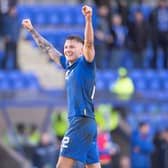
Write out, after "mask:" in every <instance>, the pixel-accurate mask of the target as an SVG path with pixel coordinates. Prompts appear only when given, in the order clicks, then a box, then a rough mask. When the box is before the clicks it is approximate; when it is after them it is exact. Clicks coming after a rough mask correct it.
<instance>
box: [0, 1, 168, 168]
mask: <svg viewBox="0 0 168 168" xmlns="http://www.w3.org/2000/svg"><path fill="white" fill-rule="evenodd" d="M6 2H8V3H6ZM119 2H120V1H115V0H111V1H110V0H105V1H103V0H102V1H96V0H95V1H92V0H86V1H82V0H81V1H80V0H79V1H78V0H47V1H46V0H29V1H28V0H20V1H19V0H18V1H14V0H13V1H12V0H11V1H5V0H4V1H3V0H2V1H1V20H0V22H1V25H2V28H1V36H0V41H1V42H0V62H2V63H3V59H4V57H5V56H6V55H5V52H6V50H5V47H6V46H5V45H6V43H5V42H4V41H5V40H6V39H7V36H8V35H9V34H10V33H9V32H6V31H4V30H3V28H4V29H5V30H8V27H7V26H6V25H5V23H6V22H5V21H4V20H5V18H6V15H8V14H7V11H8V9H9V8H8V5H11V6H15V5H16V9H17V16H18V17H17V19H16V18H15V19H16V20H15V22H18V24H19V25H20V32H19V39H18V40H17V41H16V44H17V45H18V50H17V53H18V54H17V58H16V59H17V61H18V65H17V67H13V64H14V60H13V57H12V54H13V53H11V55H10V57H9V59H8V60H7V66H6V67H5V68H4V67H3V64H2V63H1V67H0V68H1V70H0V167H1V168H8V167H11V166H12V167H14V168H33V167H34V168H35V167H36V168H43V167H45V168H52V167H54V166H53V165H55V164H56V158H57V156H58V151H59V145H60V140H61V138H62V136H63V134H64V132H65V130H66V128H67V121H66V119H65V118H66V108H67V107H66V92H65V90H64V71H62V70H61V68H60V67H59V66H57V65H55V63H53V62H52V61H51V60H50V59H49V58H48V57H47V56H46V55H45V54H44V53H42V52H41V51H40V50H39V49H38V47H37V46H36V44H35V42H34V41H33V39H32V37H31V35H30V34H29V33H28V32H26V31H25V30H23V29H22V28H21V20H22V19H23V18H30V19H31V20H32V23H33V25H34V26H35V28H36V29H37V30H38V31H39V32H40V34H41V35H43V36H44V37H45V38H46V39H47V40H48V41H50V42H51V43H52V44H53V45H54V46H55V47H56V48H58V49H59V50H60V51H63V44H64V40H65V38H66V36H67V35H69V34H77V35H79V36H81V37H83V30H84V18H83V16H82V14H81V6H82V4H83V3H86V4H89V5H92V6H93V23H94V29H95V46H96V51H97V55H98V57H100V60H102V62H101V63H102V66H101V64H100V66H99V65H98V68H97V74H96V82H97V91H96V95H95V113H96V119H97V122H98V125H99V126H100V128H101V129H100V130H101V131H102V132H101V131H100V135H101V133H104V132H105V133H108V135H109V136H110V137H111V138H110V139H108V140H107V139H106V138H105V139H106V141H107V142H106V141H105V140H104V141H103V140H102V139H101V138H100V140H99V141H101V140H102V141H101V142H99V143H100V144H101V143H107V144H110V145H109V147H108V148H106V147H103V149H102V148H101V147H102V146H101V145H100V154H101V156H102V155H103V156H102V158H101V159H102V160H101V161H102V167H103V166H104V167H105V166H107V165H108V164H109V168H110V167H112V168H129V167H131V166H130V165H134V162H135V161H136V162H137V163H139V165H140V163H143V162H144V163H145V165H146V166H145V167H143V165H142V166H140V167H136V165H135V166H132V167H133V168H150V167H151V168H155V167H156V168H157V167H158V168H166V167H167V166H168V163H167V162H166V160H168V154H167V153H168V152H167V153H166V151H168V70H167V68H168V66H167V65H165V66H164V64H165V60H166V59H164V50H163V51H162V49H163V48H164V47H162V46H161V47H160V45H161V44H158V46H159V47H158V50H157V61H156V66H155V67H154V66H153V65H151V61H152V59H153V57H154V54H153V53H154V48H152V44H153V41H152V40H153V39H152V38H151V36H150V37H149V38H148V39H147V45H146V46H145V54H144V59H143V63H142V65H140V66H141V67H138V66H137V67H136V65H134V62H133V59H134V58H133V57H132V55H133V54H132V53H133V52H131V51H130V50H131V49H130V48H129V46H128V45H127V43H129V41H127V40H125V43H124V47H123V48H124V50H122V49H123V48H120V47H116V46H115V44H114V43H115V42H114V41H113V40H112V42H110V44H109V43H107V42H104V44H102V42H100V41H101V40H100V39H99V38H98V37H100V36H99V35H100V34H99V35H98V33H100V31H101V33H102V34H106V33H107V32H105V31H106V29H105V28H104V27H105V25H106V24H104V22H103V24H102V23H101V24H102V27H103V28H100V27H101V26H100V27H99V22H98V21H99V19H100V18H99V17H100V15H99V13H98V9H99V8H100V6H103V5H104V4H105V5H107V6H108V7H109V5H110V8H109V9H110V13H109V15H110V17H111V16H112V15H114V14H115V13H119V14H120V15H122V14H123V15H122V16H123V18H124V17H127V21H128V22H127V21H126V24H125V25H124V27H126V29H127V33H126V35H125V36H126V37H125V38H127V36H129V31H130V29H129V28H130V25H131V24H129V23H130V22H133V20H134V14H135V13H136V11H141V13H142V14H143V16H144V20H145V21H146V22H147V23H148V27H149V29H150V30H149V31H148V33H150V32H151V31H152V30H153V29H152V28H151V27H152V24H151V22H150V18H151V15H152V12H153V11H154V9H155V7H156V6H157V5H158V1H157V0H144V1H143V0H142V1H138V0H137V1H133V0H125V1H124V0H123V1H122V0H121V2H126V6H124V5H123V6H122V5H121V6H118V5H119ZM7 4H8V5H7ZM121 4H122V3H121ZM122 7H123V8H122ZM167 9H168V8H166V10H167ZM166 10H165V11H164V12H165V13H166V12H167V11H166ZM124 11H126V12H125V13H124ZM164 12H163V13H164ZM163 13H162V14H163ZM126 14H127V15H126ZM163 15H164V14H163ZM164 16H165V18H166V17H167V18H168V12H167V13H166V14H165V15H164ZM107 17H109V16H107ZM107 22H108V20H107ZM110 23H111V22H110ZM127 23H128V24H127ZM159 23H160V22H159V21H158V24H159ZM12 24H13V23H12V22H11V27H12V29H14V28H16V27H15V26H14V25H13V26H12ZM165 24H167V25H166V28H167V29H166V28H165V29H166V30H165V31H164V33H165V35H166V34H167V33H168V22H167V20H166V19H165ZM107 25H108V24H107ZM110 27H112V26H110ZM158 27H159V26H158ZM142 28H143V27H141V29H142ZM8 31H11V29H9V30H8ZM110 32H111V31H110ZM8 33H9V34H8ZM11 34H12V33H11ZM146 36H148V34H146ZM110 37H112V38H113V39H115V38H116V37H115V35H114V36H113V34H110ZM116 39H117V38H116ZM105 44H106V45H107V46H105V47H104V45H105ZM102 45H103V48H102ZM114 46H115V47H114ZM165 46H166V48H167V47H168V40H167V41H166V44H165ZM155 48H156V46H155ZM103 49H105V50H108V54H109V55H110V56H111V57H112V56H113V54H114V50H115V53H117V56H118V57H119V55H118V54H119V52H118V51H120V50H122V51H124V52H123V53H124V61H123V60H122V61H121V62H119V63H118V62H113V63H114V64H115V63H116V66H113V65H112V66H111V64H108V62H109V61H110V59H109V57H106V56H104V55H100V54H99V53H104V54H106V52H101V51H103ZM116 49H117V50H116ZM116 51H117V52H116ZM136 52H137V53H138V52H139V50H137V51H136ZM137 53H136V54H137ZM166 57H168V55H166ZM137 60H138V58H137ZM96 61H98V64H99V63H100V62H99V59H98V60H96ZM142 125H148V126H149V128H150V129H149V130H148V131H147V133H145V135H143V133H142V132H143V131H142V130H141V126H142ZM141 131H142V132H141ZM135 132H136V133H137V134H136V133H135ZM103 136H106V135H103ZM141 136H142V137H143V138H141ZM144 137H145V138H144ZM137 139H138V140H137ZM158 143H159V145H158ZM161 146H162V147H161ZM50 147H51V148H52V149H53V150H50ZM137 149H138V150H137ZM39 150H42V151H43V152H44V153H43V154H41V153H40V154H39ZM101 150H103V151H104V152H105V158H104V154H102V153H101V152H102V151H101ZM158 151H160V152H161V154H159V152H158ZM47 156H48V158H50V159H46V158H47ZM108 156H109V157H108ZM160 157H162V158H165V159H161V160H160V162H157V159H158V158H160ZM35 158H36V159H35ZM103 159H105V160H103ZM42 160H43V161H42ZM37 162H38V163H37ZM156 162H157V164H159V166H157V164H156ZM106 163H107V165H106ZM111 163H112V166H111ZM148 164H149V165H148ZM75 167H76V168H82V167H83V165H82V164H80V163H76V165H75Z"/></svg>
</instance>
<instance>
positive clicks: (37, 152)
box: [33, 132, 57, 168]
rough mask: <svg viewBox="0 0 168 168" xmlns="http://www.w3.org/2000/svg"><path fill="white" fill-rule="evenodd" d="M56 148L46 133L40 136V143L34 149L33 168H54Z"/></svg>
mask: <svg viewBox="0 0 168 168" xmlns="http://www.w3.org/2000/svg"><path fill="white" fill-rule="evenodd" d="M56 152H57V146H56V144H55V143H54V141H53V140H52V138H51V135H50V134H49V133H48V132H44V133H42V134H41V138H40V142H39V144H38V145H37V146H36V147H35V149H34V154H33V166H34V167H35V168H55V164H56Z"/></svg>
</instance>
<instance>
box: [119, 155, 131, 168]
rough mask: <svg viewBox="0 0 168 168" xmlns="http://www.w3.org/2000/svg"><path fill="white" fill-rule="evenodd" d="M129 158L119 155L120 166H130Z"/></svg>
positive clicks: (123, 167)
mask: <svg viewBox="0 0 168 168" xmlns="http://www.w3.org/2000/svg"><path fill="white" fill-rule="evenodd" d="M130 167H131V166H130V158H129V157H128V156H121V158H120V168H130Z"/></svg>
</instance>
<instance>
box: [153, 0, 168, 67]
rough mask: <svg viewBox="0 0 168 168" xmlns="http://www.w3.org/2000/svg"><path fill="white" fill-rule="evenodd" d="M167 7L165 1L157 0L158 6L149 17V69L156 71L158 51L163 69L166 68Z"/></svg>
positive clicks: (167, 65) (167, 40) (167, 63)
mask: <svg viewBox="0 0 168 168" xmlns="http://www.w3.org/2000/svg"><path fill="white" fill-rule="evenodd" d="M167 16H168V6H167V1H166V0H158V6H157V7H156V8H155V9H153V11H152V13H151V16H150V32H151V41H152V47H153V57H152V60H151V67H152V68H154V69H156V68H157V62H158V49H159V48H161V50H162V52H163V67H164V68H168V17H167Z"/></svg>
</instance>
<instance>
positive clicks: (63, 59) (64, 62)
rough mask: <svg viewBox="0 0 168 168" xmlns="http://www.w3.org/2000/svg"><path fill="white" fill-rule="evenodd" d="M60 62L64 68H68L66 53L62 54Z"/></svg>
mask: <svg viewBox="0 0 168 168" xmlns="http://www.w3.org/2000/svg"><path fill="white" fill-rule="evenodd" d="M60 64H61V66H62V67H63V69H66V58H65V56H64V55H61V56H60Z"/></svg>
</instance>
